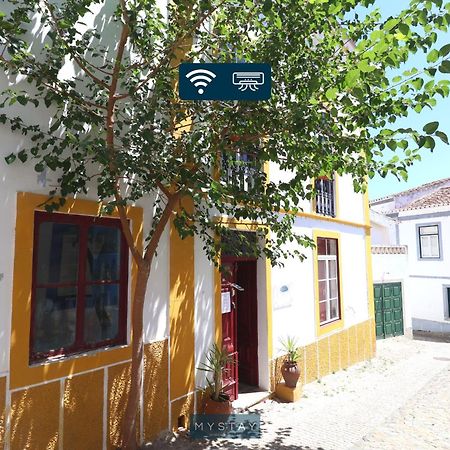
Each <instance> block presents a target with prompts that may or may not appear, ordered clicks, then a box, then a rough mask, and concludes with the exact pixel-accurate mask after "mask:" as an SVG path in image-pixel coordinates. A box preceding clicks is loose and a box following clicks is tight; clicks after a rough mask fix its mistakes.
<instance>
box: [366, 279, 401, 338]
mask: <svg viewBox="0 0 450 450" xmlns="http://www.w3.org/2000/svg"><path fill="white" fill-rule="evenodd" d="M373 290H374V299H375V327H376V335H377V339H384V338H387V337H391V336H399V335H401V334H403V308H402V285H401V284H400V283H385V284H375V285H374V286H373Z"/></svg>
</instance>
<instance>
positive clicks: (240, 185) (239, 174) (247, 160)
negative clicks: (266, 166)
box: [222, 150, 258, 192]
mask: <svg viewBox="0 0 450 450" xmlns="http://www.w3.org/2000/svg"><path fill="white" fill-rule="evenodd" d="M222 174H223V175H222V177H223V179H224V181H226V182H227V183H228V184H230V185H232V186H234V187H236V188H237V189H239V190H240V191H244V192H248V191H250V190H252V189H254V187H255V178H256V176H257V175H258V162H257V157H256V150H255V152H254V153H250V152H245V151H242V150H236V152H234V153H223V155H222Z"/></svg>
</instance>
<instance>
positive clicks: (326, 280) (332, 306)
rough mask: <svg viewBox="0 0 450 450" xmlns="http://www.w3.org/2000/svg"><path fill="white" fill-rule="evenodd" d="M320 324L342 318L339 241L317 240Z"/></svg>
mask: <svg viewBox="0 0 450 450" xmlns="http://www.w3.org/2000/svg"><path fill="white" fill-rule="evenodd" d="M317 259H318V261H317V265H318V279H319V316H320V324H321V325H325V324H327V323H329V322H333V321H334V320H338V319H340V317H341V312H340V297H339V258H338V241H337V239H328V238H317Z"/></svg>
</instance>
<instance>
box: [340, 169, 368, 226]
mask: <svg viewBox="0 0 450 450" xmlns="http://www.w3.org/2000/svg"><path fill="white" fill-rule="evenodd" d="M338 195H339V207H338V208H339V210H338V218H339V219H343V220H348V221H350V222H356V223H364V196H363V195H361V194H357V193H356V192H355V191H354V190H353V178H352V177H351V175H343V176H342V177H339V180H338Z"/></svg>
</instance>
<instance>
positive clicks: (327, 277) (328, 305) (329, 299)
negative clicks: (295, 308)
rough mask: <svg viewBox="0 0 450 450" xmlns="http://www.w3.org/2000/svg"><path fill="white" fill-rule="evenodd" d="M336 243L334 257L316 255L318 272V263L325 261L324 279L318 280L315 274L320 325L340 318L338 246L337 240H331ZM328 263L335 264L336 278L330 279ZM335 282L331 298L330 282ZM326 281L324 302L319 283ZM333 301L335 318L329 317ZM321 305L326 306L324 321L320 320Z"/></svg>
mask: <svg viewBox="0 0 450 450" xmlns="http://www.w3.org/2000/svg"><path fill="white" fill-rule="evenodd" d="M318 239H324V240H330V239H331V238H322V237H318ZM333 240H335V241H336V253H337V254H336V255H319V254H318V255H317V261H318V262H317V271H319V261H325V278H322V279H321V278H319V272H317V280H318V289H319V291H318V299H317V300H318V302H319V322H320V325H326V324H327V323H330V322H335V321H336V320H339V319H340V318H341V305H340V295H339V294H340V293H339V289H340V287H339V245H338V240H337V239H333ZM329 261H335V262H336V276H335V277H330V270H329ZM333 280H335V281H336V295H337V296H336V297H331V292H330V281H333ZM321 281H326V298H325V300H321V299H320V282H321ZM333 300H336V303H337V308H336V317H331V302H332V301H333ZM322 303H325V304H326V315H327V318H326V320H324V321H321V320H320V305H321V304H322Z"/></svg>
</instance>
